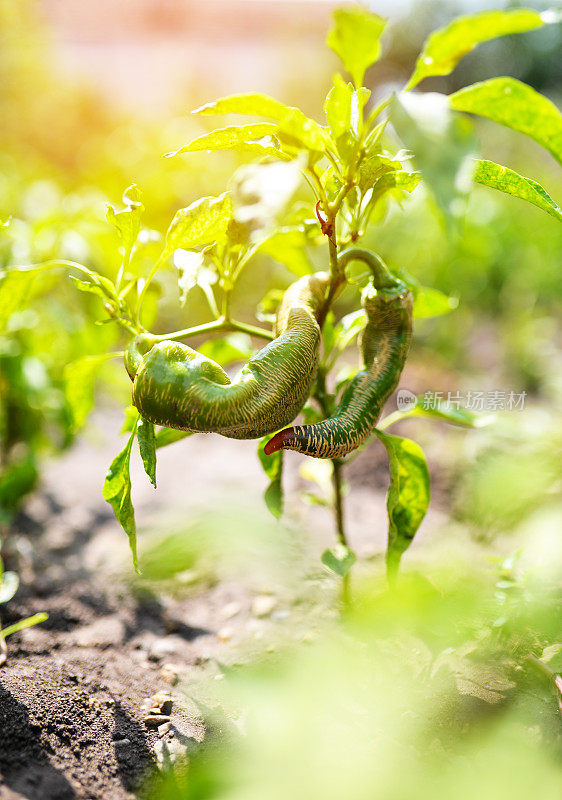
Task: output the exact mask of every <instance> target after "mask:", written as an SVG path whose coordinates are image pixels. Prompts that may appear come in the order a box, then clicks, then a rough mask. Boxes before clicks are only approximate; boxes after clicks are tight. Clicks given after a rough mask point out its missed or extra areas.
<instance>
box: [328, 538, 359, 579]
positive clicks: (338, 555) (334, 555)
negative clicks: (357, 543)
mask: <svg viewBox="0 0 562 800" xmlns="http://www.w3.org/2000/svg"><path fill="white" fill-rule="evenodd" d="M321 559H322V563H323V564H324V566H325V567H328V569H329V570H331V571H332V572H335V573H336V575H339V576H340V577H341V578H345V576H346V575H347V573H348V572H349V570H350V569H351V567H352V566H353V565H354V564H355V562H356V561H357V556H356V555H355V553H354V552H353V550H350V549H349V547H346V546H345V545H344V544H337V545H336V546H335V547H330V548H328V550H324V552H323V553H322V557H321Z"/></svg>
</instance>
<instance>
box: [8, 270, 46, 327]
mask: <svg viewBox="0 0 562 800" xmlns="http://www.w3.org/2000/svg"><path fill="white" fill-rule="evenodd" d="M38 274H39V270H38V269H30V270H18V269H8V270H6V271H4V272H0V333H3V332H4V331H5V329H6V325H7V324H8V320H9V319H10V317H11V316H12V314H13V313H14V311H21V309H22V308H23V305H24V303H25V302H26V300H27V298H28V295H29V293H30V291H31V287H32V285H33V282H34V281H35V278H36V277H37V275H38Z"/></svg>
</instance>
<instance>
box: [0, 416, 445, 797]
mask: <svg viewBox="0 0 562 800" xmlns="http://www.w3.org/2000/svg"><path fill="white" fill-rule="evenodd" d="M108 419H109V423H108ZM100 422H101V419H100ZM103 425H104V430H105V431H106V433H105V434H104V435H102V433H101V430H102V429H101V427H100V426H99V425H98V427H96V426H95V425H94V426H92V427H90V428H89V430H88V437H87V439H84V438H83V439H82V440H81V441H80V442H79V443H78V444H77V445H76V446H75V447H74V448H73V449H72V450H71V451H69V452H68V453H66V454H65V455H64V456H63V457H62V458H59V459H57V460H53V461H52V462H50V463H49V464H48V465H47V467H46V469H45V472H44V477H43V481H42V485H41V487H40V489H39V491H38V492H37V493H36V494H35V495H34V496H33V497H32V498H31V499H30V501H29V502H28V503H27V504H26V505H25V507H24V511H23V512H22V513H21V514H20V515H19V517H18V519H17V520H16V521H15V523H14V525H13V527H12V530H11V531H10V532H9V536H8V539H7V544H6V547H5V550H4V552H5V558H6V562H7V563H6V568H9V569H16V570H17V571H18V572H19V574H20V579H21V585H20V589H19V590H18V592H17V594H16V596H15V598H14V599H13V600H12V601H11V602H10V603H9V604H8V605H7V607H4V608H3V614H2V621H3V624H4V625H7V624H11V623H12V622H15V621H16V620H18V619H21V618H22V617H24V616H28V615H30V614H33V613H35V612H37V611H46V612H48V614H49V618H48V620H47V621H46V622H45V623H43V624H41V625H39V626H35V627H32V628H29V629H27V630H24V631H22V632H20V633H18V634H15V635H13V636H11V637H10V638H9V639H8V649H9V655H8V660H7V662H6V664H5V665H4V666H3V667H2V668H1V669H0V798H1V800H16V799H17V800H22V798H28V800H66V798H92V800H93V799H94V798H95V799H96V800H97V799H98V798H100V799H101V798H104V800H121V799H122V798H129V797H133V796H135V794H136V793H138V792H139V791H141V790H140V787H141V786H142V783H143V780H144V779H145V777H146V775H147V774H148V773H149V772H151V771H154V770H155V768H157V767H160V768H164V767H165V766H166V764H167V763H169V761H173V759H174V758H175V756H176V755H177V754H182V753H185V752H186V751H189V748H190V747H193V746H196V744H197V742H198V741H200V740H201V739H202V738H203V736H204V725H203V722H202V717H201V713H200V712H199V709H198V707H197V705H196V704H195V703H193V702H192V701H190V700H189V699H188V697H189V690H190V686H191V685H192V684H194V683H196V681H197V679H198V678H199V677H200V676H201V675H204V674H208V673H209V672H211V673H212V672H213V671H215V672H217V673H218V672H219V669H218V667H217V664H220V662H221V660H223V661H225V662H228V661H229V660H232V659H233V658H236V657H237V656H236V653H237V652H239V651H241V650H244V651H245V652H248V649H251V647H252V646H254V647H255V648H256V649H259V648H262V647H263V646H264V640H267V637H268V636H270V635H272V636H273V637H277V638H279V636H280V635H282V633H281V631H287V632H288V635H290V636H291V637H297V638H298V637H303V636H306V635H307V631H308V629H309V628H310V626H311V625H313V624H314V618H315V616H316V615H317V614H321V613H322V609H320V608H319V605H318V599H317V596H316V597H315V601H314V603H312V602H309V593H308V592H309V589H310V586H311V585H312V584H314V583H316V584H318V582H319V581H320V582H324V584H325V587H326V588H327V591H325V592H324V593H323V597H324V600H323V601H322V602H323V603H324V604H325V608H324V613H325V612H326V609H327V608H329V607H330V604H331V603H332V599H333V592H334V591H335V583H334V581H333V580H332V579H331V577H329V576H327V575H324V573H323V572H322V569H321V568H320V567H319V566H318V564H319V554H320V553H321V551H322V549H324V547H326V546H328V545H330V544H332V543H333V523H332V520H331V517H330V512H329V511H328V509H325V508H322V507H317V506H316V507H307V506H306V505H303V504H302V503H301V502H300V501H299V500H298V495H299V490H301V489H303V488H305V481H304V480H303V478H302V477H301V476H300V475H299V472H298V467H299V466H300V465H301V464H302V460H301V459H300V458H299V456H298V455H296V454H293V453H291V454H289V458H288V459H287V462H288V470H287V478H286V484H287V501H286V502H287V507H288V510H289V517H290V518H292V523H291V524H292V525H293V528H295V529H296V528H298V530H299V531H300V532H302V531H313V535H312V536H311V537H310V538H309V539H306V535H305V534H303V536H304V540H303V542H304V543H303V548H304V550H303V551H302V552H304V562H303V563H304V565H305V566H304V568H303V569H304V572H303V573H302V574H303V575H306V578H307V579H306V581H304V582H303V581H299V580H298V579H295V580H293V581H291V580H287V579H286V577H283V578H281V579H279V578H276V577H275V576H273V577H272V576H270V575H268V574H267V573H262V572H261V571H260V567H259V565H258V566H256V567H255V569H254V566H253V565H252V568H251V569H249V570H248V569H242V570H240V569H239V570H238V573H236V574H232V573H231V574H229V573H228V571H227V572H225V573H223V574H222V575H219V576H218V577H217V574H214V575H213V576H212V577H209V576H207V578H206V579H204V580H200V581H193V582H192V577H193V576H190V571H189V570H187V571H186V573H185V574H183V575H181V576H179V578H180V581H179V583H180V585H181V580H182V579H183V580H184V583H185V589H184V590H180V591H177V586H176V589H174V590H173V591H172V590H169V588H166V585H165V584H164V588H163V589H162V590H161V591H154V587H152V588H151V587H150V586H149V585H148V584H147V583H146V582H144V583H143V581H142V580H141V579H138V580H136V581H135V580H133V579H132V567H131V565H130V558H129V553H128V547H127V542H126V538H125V536H124V535H123V533H122V531H121V530H120V528H119V527H118V526H117V524H116V522H115V520H114V518H113V516H112V512H111V510H110V508H109V506H107V504H106V503H104V501H103V500H102V498H101V492H100V485H101V482H102V480H103V475H104V474H105V470H106V468H107V465H108V463H109V462H110V460H111V458H112V457H113V455H114V454H115V452H116V451H117V450H118V449H119V447H120V446H121V444H120V442H121V440H120V439H119V437H118V428H119V418H118V417H117V415H115V414H109V417H108V416H106V415H104V417H103ZM438 446H439V445H438V444H437V445H436V447H438ZM234 456H235V457H236V466H235V469H233V467H232V459H233V458H234ZM434 466H435V465H434ZM437 472H438V474H437V480H435V478H436V476H435V474H434V502H433V505H432V510H431V512H430V514H429V515H428V519H427V521H426V522H425V523H424V530H426V531H427V530H430V529H432V528H434V527H435V526H436V525H437V527H438V526H439V523H441V522H442V521H443V519H444V515H443V512H442V511H441V510H440V499H439V498H440V497H441V496H443V493H444V492H445V493H446V488H447V487H446V485H445V484H444V483H443V481H442V480H440V479H439V471H437ZM132 474H133V486H134V501H135V507H136V513H137V522H138V525H139V549H140V556H141V566H142V557H143V551H144V550H146V547H147V545H148V544H149V543H150V542H152V538H151V537H152V536H153V534H154V530H156V531H157V532H158V534H157V535H164V534H166V533H167V532H168V530H170V529H172V528H173V527H174V526H176V525H177V524H178V520H181V522H182V524H188V523H189V520H191V519H193V518H194V517H195V516H196V515H197V513H199V512H200V511H201V510H202V509H209V508H210V509H220V510H222V512H223V514H224V513H226V514H227V516H228V510H229V508H232V509H233V514H234V515H237V514H238V512H237V511H236V508H237V506H236V502H238V501H239V500H240V498H243V500H244V504H245V506H247V507H248V508H253V509H256V508H259V509H262V507H263V503H262V500H261V495H262V492H263V490H264V487H265V483H266V481H265V478H264V475H263V473H262V471H261V468H260V467H259V464H258V462H257V459H256V456H255V443H254V442H235V443H234V442H230V441H228V440H225V439H222V438H221V437H218V436H195V437H192V438H191V439H189V440H187V441H184V442H180V443H177V444H175V445H172V446H171V447H169V448H167V449H166V450H165V451H160V453H159V485H160V486H161V488H159V489H158V491H157V492H154V490H153V489H152V488H151V487H150V486H149V484H148V481H147V480H146V477H145V476H144V475H143V473H142V468H141V466H140V464H139V463H137V462H136V461H135V463H134V464H133V465H132ZM387 475H388V470H387V463H386V456H385V453H384V450H383V449H382V447H371V448H370V449H369V450H368V451H366V452H365V453H364V454H363V455H362V456H361V457H360V458H358V459H357V460H356V461H355V462H353V464H352V465H351V466H350V467H349V471H348V475H347V477H348V480H349V481H350V484H351V490H350V494H351V496H350V498H349V502H348V504H347V507H348V511H347V521H348V527H349V535H350V540H351V542H352V544H353V546H354V548H355V549H356V550H357V552H358V554H359V555H360V556H362V557H363V558H369V557H373V556H374V555H375V554H376V553H377V552H380V551H382V549H383V548H384V541H385V536H386V520H385V506H384V495H385V491H386V481H387V480H388V478H387ZM306 488H309V489H310V488H313V487H312V484H308V485H307V487H306ZM259 513H260V514H262V513H263V512H262V511H261V510H260V512H259ZM248 519H251V520H252V521H251V522H249V523H248V524H249V525H254V526H255V525H257V526H258V527H259V526H260V524H261V523H260V522H259V520H260V519H262V517H261V516H255V515H254V516H253V517H249V518H248ZM264 519H265V517H264ZM256 520H258V522H256ZM272 524H274V523H272V522H271V523H270V522H269V521H268V522H267V523H265V522H264V526H265V525H267V526H271V525H272ZM264 530H265V528H264ZM268 530H269V527H268ZM258 534H259V531H258ZM274 535H275V534H274ZM423 538H424V532H423V530H422V531H421V536H420V539H421V541H423ZM302 552H300V556H302ZM300 556H299V557H300ZM311 565H314V566H311ZM303 586H304V587H305V588H304V589H303ZM307 593H308V594H307ZM316 595H318V592H317V593H316ZM252 643H253V644H252ZM161 692H165V693H168V694H169V695H170V697H171V699H172V702H173V706H172V711H171V724H170V727H169V730H166V731H164V730H160V732H159V731H158V730H157V729H156V728H153V727H150V726H149V725H147V724H146V723H145V719H146V717H147V712H148V706H149V705H150V703H149V698H151V697H153V696H154V695H155V694H156V693H161ZM152 704H153V705H154V701H153V703H152Z"/></svg>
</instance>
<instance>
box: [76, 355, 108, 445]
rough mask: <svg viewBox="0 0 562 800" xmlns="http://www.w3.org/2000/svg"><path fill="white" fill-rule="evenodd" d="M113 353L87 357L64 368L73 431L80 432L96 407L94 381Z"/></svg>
mask: <svg viewBox="0 0 562 800" xmlns="http://www.w3.org/2000/svg"><path fill="white" fill-rule="evenodd" d="M112 357H113V354H112V353H104V354H103V355H98V356H86V357H85V358H79V359H78V360H77V361H72V362H71V363H70V364H67V365H66V366H65V368H64V392H65V396H66V401H67V403H68V405H69V407H70V413H71V415H72V425H71V431H72V432H73V433H76V431H77V430H79V429H80V428H81V427H82V425H83V424H84V422H85V421H86V418H87V416H88V414H89V413H90V411H91V410H92V408H93V407H94V379H95V377H96V374H97V372H98V370H99V369H100V367H101V366H102V365H103V364H105V362H106V361H107V360H108V359H109V358H112Z"/></svg>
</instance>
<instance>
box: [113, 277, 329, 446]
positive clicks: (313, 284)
mask: <svg viewBox="0 0 562 800" xmlns="http://www.w3.org/2000/svg"><path fill="white" fill-rule="evenodd" d="M327 285H328V275H327V274H326V273H316V274H315V275H308V276H306V277H304V278H301V279H300V280H299V281H296V283H294V284H293V285H292V286H290V287H289V289H288V290H287V291H286V293H285V295H284V297H283V299H282V301H281V304H280V308H279V311H278V314H277V321H276V326H275V333H276V336H277V338H276V339H274V340H273V341H272V342H270V343H269V344H267V345H266V346H265V347H264V348H263V349H262V350H260V351H259V352H258V353H256V354H255V355H254V356H252V358H250V360H249V361H248V363H247V364H245V366H244V367H243V368H242V369H241V370H240V372H239V373H238V374H237V375H236V377H235V378H234V379H233V380H232V381H231V379H230V377H229V376H228V375H227V374H226V372H225V371H224V370H223V369H222V367H220V366H219V365H218V364H217V363H216V362H214V361H213V360H212V359H210V358H207V357H205V356H203V355H201V354H200V353H198V352H197V351H196V350H193V349H192V348H191V347H188V346H187V345H185V344H180V343H177V342H173V341H162V342H156V343H155V340H154V339H153V338H151V337H150V336H148V335H145V336H142V335H141V336H139V337H137V338H136V339H135V340H133V342H132V345H131V347H130V348H129V350H128V351H127V354H126V356H125V365H126V367H127V371H128V372H129V375H130V376H131V378H132V379H133V405H135V406H136V408H137V409H138V411H139V412H140V414H141V416H142V417H143V418H144V419H146V420H148V421H149V422H153V423H155V424H157V425H164V426H166V427H168V428H176V429H179V430H188V431H205V432H215V433H220V434H221V435H223V436H228V437H230V438H233V439H255V438H260V437H262V436H265V435H266V434H268V433H272V432H273V431H276V430H279V428H282V427H283V426H284V425H287V424H288V423H289V422H291V421H292V420H293V419H294V418H295V417H296V415H297V414H298V412H299V411H300V410H301V408H302V407H303V405H304V403H305V402H306V400H307V399H308V397H309V394H310V391H311V388H312V385H313V382H314V380H315V377H316V370H317V366H318V351H319V345H320V328H319V326H318V322H317V319H316V318H317V315H318V313H319V311H320V309H321V307H322V305H323V303H324V299H325V293H326V289H327Z"/></svg>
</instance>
